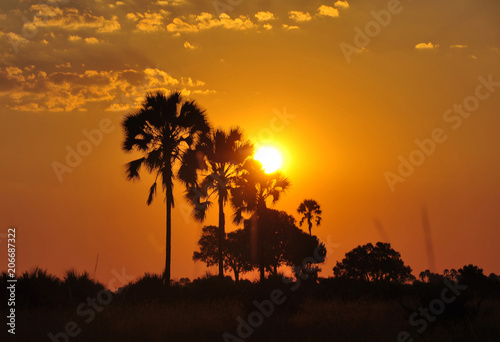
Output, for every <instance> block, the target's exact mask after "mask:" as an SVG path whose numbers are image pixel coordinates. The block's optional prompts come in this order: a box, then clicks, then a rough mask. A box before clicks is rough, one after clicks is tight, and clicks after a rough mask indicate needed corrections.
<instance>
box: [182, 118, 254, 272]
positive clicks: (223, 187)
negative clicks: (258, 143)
mask: <svg viewBox="0 0 500 342" xmlns="http://www.w3.org/2000/svg"><path fill="white" fill-rule="evenodd" d="M253 150H254V148H253V145H252V144H251V143H250V142H249V141H244V140H243V133H242V131H241V129H240V128H233V129H231V130H230V131H228V132H226V131H224V130H222V129H217V130H214V131H212V132H211V133H210V134H209V135H208V136H207V137H204V138H203V139H201V140H200V141H199V143H198V144H197V146H196V147H195V148H194V149H192V150H189V151H188V153H186V154H184V158H183V163H182V165H181V167H180V169H179V178H180V179H181V180H182V181H183V182H184V183H185V185H186V187H187V192H186V198H187V199H188V201H189V202H190V203H191V204H192V205H193V206H194V211H193V214H194V215H193V216H194V218H195V219H196V220H198V221H200V222H203V221H204V220H205V218H206V215H207V209H208V208H209V207H210V205H211V202H210V197H211V196H212V195H214V194H216V195H217V196H218V205H219V227H218V228H219V231H218V241H219V248H218V250H219V277H221V278H224V257H223V244H224V240H225V237H226V231H225V216H224V206H225V204H226V203H227V201H228V198H229V195H230V191H231V189H232V188H233V187H234V185H235V184H236V180H237V178H238V176H239V174H240V172H241V166H242V164H243V162H244V161H245V160H246V159H247V158H248V157H250V156H251V155H252V154H253ZM198 180H200V181H198Z"/></svg>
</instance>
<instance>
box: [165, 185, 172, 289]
mask: <svg viewBox="0 0 500 342" xmlns="http://www.w3.org/2000/svg"><path fill="white" fill-rule="evenodd" d="M170 181H171V180H170V179H169V180H168V181H167V201H166V202H167V216H166V220H167V232H166V241H165V243H166V249H165V272H164V273H163V282H164V283H165V284H166V285H167V286H170V263H171V260H172V259H171V254H172V186H171V185H170Z"/></svg>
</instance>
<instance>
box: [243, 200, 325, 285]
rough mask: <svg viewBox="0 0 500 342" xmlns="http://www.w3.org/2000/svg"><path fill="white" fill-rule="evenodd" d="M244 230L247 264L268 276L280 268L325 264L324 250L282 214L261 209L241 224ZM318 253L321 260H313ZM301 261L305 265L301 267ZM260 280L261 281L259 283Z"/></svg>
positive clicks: (275, 273)
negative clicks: (248, 249)
mask: <svg viewBox="0 0 500 342" xmlns="http://www.w3.org/2000/svg"><path fill="white" fill-rule="evenodd" d="M243 226H244V228H243V230H244V231H245V232H246V236H247V237H249V238H250V241H249V245H250V248H251V249H250V257H251V259H250V261H251V263H252V264H253V265H254V267H258V268H259V269H265V270H267V271H268V273H269V274H270V275H271V276H276V275H277V274H278V268H279V267H280V266H282V265H289V266H292V267H293V266H295V267H296V268H297V269H300V268H303V267H306V266H307V264H309V265H311V264H312V263H319V262H323V261H324V256H325V255H326V248H325V246H324V245H323V244H322V243H320V242H319V241H318V239H317V238H316V237H313V236H310V235H308V234H306V233H304V232H303V231H302V230H300V229H299V228H298V227H297V226H296V225H295V219H294V218H293V216H291V215H288V214H287V213H286V212H284V211H278V210H274V209H267V208H266V209H261V210H260V211H259V215H257V214H254V215H252V217H251V218H250V219H248V220H245V221H244V224H243ZM316 249H318V251H317V253H316V254H318V255H321V257H320V258H319V259H320V260H316V259H314V258H312V257H313V256H314V255H315V251H316ZM304 260H306V261H307V262H306V263H304ZM262 279H263V277H261V280H262Z"/></svg>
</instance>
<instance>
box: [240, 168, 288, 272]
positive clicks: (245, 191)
mask: <svg viewBox="0 0 500 342" xmlns="http://www.w3.org/2000/svg"><path fill="white" fill-rule="evenodd" d="M289 186H290V182H289V181H288V179H287V178H286V177H284V176H283V175H282V174H281V173H280V172H274V173H271V174H266V173H265V172H264V170H263V169H262V164H261V163H260V162H258V161H256V160H254V159H248V160H247V161H246V162H245V163H244V165H243V171H242V174H241V175H240V177H238V179H237V181H236V186H235V187H234V189H233V190H232V197H231V202H232V205H233V207H234V209H235V213H234V222H236V223H240V222H241V221H242V220H243V213H247V214H251V215H252V220H253V222H254V225H255V224H257V223H258V222H263V220H259V219H258V218H259V216H261V215H262V214H263V213H264V212H265V210H266V209H267V204H266V202H267V200H268V199H270V198H272V202H273V203H276V202H277V201H278V200H279V199H280V196H281V194H282V193H283V192H285V191H286V190H287V189H288V187H289ZM259 232H260V233H263V232H264V229H260V230H259ZM259 239H261V237H259V236H257V235H255V233H254V235H253V236H252V248H255V247H254V244H255V243H257V241H258V240H259ZM259 272H260V279H261V280H263V279H264V277H265V274H264V264H261V265H260V266H259Z"/></svg>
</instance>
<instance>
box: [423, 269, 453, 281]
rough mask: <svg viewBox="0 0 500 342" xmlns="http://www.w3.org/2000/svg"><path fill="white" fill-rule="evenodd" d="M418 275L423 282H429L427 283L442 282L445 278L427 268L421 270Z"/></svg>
mask: <svg viewBox="0 0 500 342" xmlns="http://www.w3.org/2000/svg"><path fill="white" fill-rule="evenodd" d="M448 273H449V272H448ZM418 277H419V278H420V280H421V281H422V282H427V283H441V282H442V281H443V279H444V276H442V275H440V274H438V273H432V272H431V271H430V270H425V271H422V272H420V274H419V275H418Z"/></svg>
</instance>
